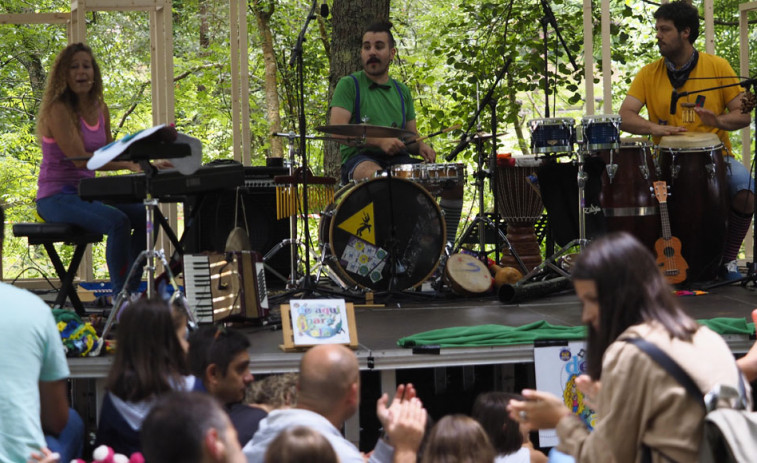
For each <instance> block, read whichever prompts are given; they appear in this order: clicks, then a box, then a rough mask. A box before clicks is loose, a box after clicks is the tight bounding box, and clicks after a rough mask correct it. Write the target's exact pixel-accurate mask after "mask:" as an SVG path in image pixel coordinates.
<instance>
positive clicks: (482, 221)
mask: <svg viewBox="0 0 757 463" xmlns="http://www.w3.org/2000/svg"><path fill="white" fill-rule="evenodd" d="M511 62H512V58H509V57H508V58H507V60H506V61H505V65H504V66H502V68H501V69H500V71H499V74H497V77H496V79H495V80H494V83H493V84H492V86H491V87H489V90H488V91H487V93H486V95H485V96H484V98H483V101H481V103H480V104H479V105H478V109H477V110H476V113H475V114H474V115H473V117H471V119H470V121H469V122H468V128H467V129H466V130H465V132H464V133H463V135H462V137H461V138H460V142H459V143H458V145H457V146H456V147H455V148H454V149H453V150H452V152H451V153H450V154H448V155H447V157H446V160H447V161H448V162H449V161H452V160H453V159H454V158H455V157H457V155H458V154H459V153H460V152H461V151H462V150H464V149H465V148H466V147H467V146H468V144H470V142H471V140H473V139H474V138H475V137H471V136H470V135H469V134H470V131H471V129H472V128H473V126H474V125H475V124H476V121H477V120H478V118H479V116H480V115H481V112H482V111H483V109H484V107H485V106H486V105H491V107H492V128H493V131H492V138H496V134H497V131H496V128H497V127H496V113H495V107H496V102H495V101H494V100H493V94H494V89H496V88H497V85H498V84H499V82H500V80H502V78H503V77H504V75H505V74H506V73H507V70H508V69H509V67H510V63H511ZM476 145H477V152H478V160H477V162H478V165H477V171H476V173H475V174H474V177H475V178H476V183H475V185H476V188H477V193H478V214H476V217H475V218H474V219H473V223H471V224H469V225H468V227H467V228H466V229H465V230H464V231H463V234H462V235H461V237H460V239H459V240H457V245H456V246H455V248H454V251H453V253H454V252H458V251H459V250H460V247H461V246H462V243H464V242H465V240H466V239H468V238H469V237H470V235H471V233H473V230H474V229H476V228H477V229H478V240H479V243H478V244H479V251H480V252H481V253H482V254H483V253H484V251H485V248H486V237H485V230H486V228H487V227H488V228H489V229H491V230H493V231H494V232H495V233H496V234H497V236H498V238H500V239H501V240H502V243H504V244H505V246H507V249H508V251H509V252H510V254H511V255H512V256H513V257H514V258H515V260H516V261H517V262H518V265H519V266H520V267H521V269H523V271H524V272H526V271H527V268H526V265H525V264H524V263H523V261H522V260H521V258H520V256H519V255H518V253H517V252H516V251H515V249H514V248H513V246H512V244H511V243H510V241H509V240H508V239H507V236H506V235H505V233H504V232H503V231H502V230H500V229H499V227H497V224H495V223H494V222H493V221H492V220H491V219H490V218H488V217H487V216H486V214H484V210H485V209H486V206H485V205H484V183H485V178H486V177H487V176H489V175H491V172H487V169H485V168H484V154H483V140H481V139H480V138H479V139H477V140H476ZM494 146H495V147H496V142H494ZM494 154H495V155H494V161H495V162H496V152H495V153H494ZM495 201H496V198H495ZM495 207H496V203H495ZM495 210H496V209H495ZM495 248H496V249H495V251H496V252H497V257H498V254H499V245H498V244H497V245H496V246H495ZM497 260H499V259H497ZM442 264H446V259H444V262H442V263H440V268H441V270H442V271H443V270H444V266H443V265H442Z"/></svg>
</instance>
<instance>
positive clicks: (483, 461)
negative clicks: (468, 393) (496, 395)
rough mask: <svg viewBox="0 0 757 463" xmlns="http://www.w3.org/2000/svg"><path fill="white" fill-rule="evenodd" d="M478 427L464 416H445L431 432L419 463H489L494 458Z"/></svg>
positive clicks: (491, 448)
mask: <svg viewBox="0 0 757 463" xmlns="http://www.w3.org/2000/svg"><path fill="white" fill-rule="evenodd" d="M495 455H496V454H495V452H494V447H492V444H491V442H490V441H489V437H487V435H486V432H485V431H484V429H483V428H482V427H481V425H480V424H478V422H477V421H476V420H474V419H473V418H470V417H467V416H465V415H447V416H445V417H444V418H442V419H441V420H439V422H438V423H436V425H434V427H433V428H432V429H431V433H430V434H429V436H428V440H427V442H426V447H425V449H424V450H423V460H422V463H491V462H493V461H494V457H495Z"/></svg>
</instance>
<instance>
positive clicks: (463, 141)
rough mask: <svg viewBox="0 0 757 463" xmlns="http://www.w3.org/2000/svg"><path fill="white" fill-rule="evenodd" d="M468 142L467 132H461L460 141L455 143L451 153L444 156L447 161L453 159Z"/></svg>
mask: <svg viewBox="0 0 757 463" xmlns="http://www.w3.org/2000/svg"><path fill="white" fill-rule="evenodd" d="M469 142H470V138H468V134H467V133H463V136H462V137H461V138H460V143H458V144H457V146H456V147H455V149H453V150H452V152H451V153H449V154H448V155H447V157H446V158H445V159H446V160H447V162H449V161H451V160H453V159H455V158H456V157H457V155H458V154H459V153H460V151H462V150H464V149H465V147H466V146H468V143H469Z"/></svg>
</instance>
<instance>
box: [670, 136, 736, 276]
mask: <svg viewBox="0 0 757 463" xmlns="http://www.w3.org/2000/svg"><path fill="white" fill-rule="evenodd" d="M658 165H659V167H660V179H661V180H664V181H665V182H666V183H667V186H668V187H669V191H670V196H669V197H668V211H669V215H670V231H671V233H672V234H673V236H675V237H677V238H678V239H680V240H681V255H682V256H683V258H684V260H686V262H687V263H688V264H689V270H688V279H687V281H705V280H711V279H714V278H715V276H716V275H717V270H718V266H719V265H720V260H721V258H722V257H723V243H724V241H725V231H726V224H727V222H728V185H727V182H726V168H727V167H726V164H725V161H724V160H723V144H722V143H721V142H720V139H719V138H718V137H717V135H715V134H714V133H709V132H683V133H681V134H679V135H670V136H666V137H662V139H661V140H660V144H659V146H658Z"/></svg>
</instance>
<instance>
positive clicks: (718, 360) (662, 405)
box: [508, 233, 740, 463]
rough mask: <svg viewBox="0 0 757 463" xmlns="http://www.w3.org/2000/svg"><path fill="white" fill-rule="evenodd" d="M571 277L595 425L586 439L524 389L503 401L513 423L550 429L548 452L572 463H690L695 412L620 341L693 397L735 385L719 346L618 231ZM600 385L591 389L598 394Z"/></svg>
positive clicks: (555, 404) (554, 405)
mask: <svg viewBox="0 0 757 463" xmlns="http://www.w3.org/2000/svg"><path fill="white" fill-rule="evenodd" d="M571 276H572V278H573V284H574V286H575V289H576V294H577V296H578V299H579V300H580V301H581V303H582V305H583V312H582V317H581V318H582V320H583V322H584V323H586V327H587V330H588V340H587V365H588V368H587V373H588V376H589V378H582V381H581V383H582V384H583V385H584V389H585V390H586V389H587V386H588V389H591V390H593V391H596V393H597V395H596V397H593V398H592V399H593V402H594V404H595V405H596V410H595V411H596V412H597V415H598V421H597V424H596V426H595V428H594V430H593V431H592V432H591V433H590V432H589V431H588V429H587V428H586V427H585V426H584V424H583V422H581V421H580V420H579V419H578V418H577V417H575V416H574V415H572V414H571V413H570V410H569V409H568V407H566V406H565V404H564V403H563V402H562V401H561V400H560V399H558V398H557V397H555V396H553V395H551V394H548V393H544V392H539V391H534V390H524V391H523V396H524V397H525V399H526V400H525V401H510V405H509V406H508V410H509V411H510V415H511V417H512V418H514V419H519V420H521V421H523V422H525V423H526V424H527V425H529V427H530V428H531V429H550V428H556V429H557V435H558V437H559V438H560V444H559V445H558V450H560V451H562V452H564V453H568V454H571V455H573V456H574V457H575V458H576V460H577V461H580V462H602V463H613V462H637V461H639V458H640V456H639V455H640V453H641V452H642V446H644V447H645V448H646V449H649V451H650V452H651V458H652V461H655V462H656V461H679V462H683V461H696V458H697V452H698V449H699V442H700V441H701V438H702V429H703V417H704V411H703V409H702V407H701V406H700V405H699V404H698V403H697V402H695V400H694V398H693V397H691V396H690V395H689V394H688V393H687V392H686V390H685V389H684V388H683V386H681V385H680V383H679V382H678V381H677V380H676V379H674V378H673V377H672V376H671V375H670V374H669V373H668V372H667V371H666V370H665V369H664V368H663V367H661V366H660V365H659V364H657V363H656V362H655V361H654V360H653V359H652V358H651V357H650V356H649V355H648V354H647V353H645V352H644V351H642V350H640V348H639V347H637V346H636V345H634V344H631V343H629V342H625V340H626V339H634V338H641V339H643V340H645V341H647V342H649V343H652V344H654V345H655V346H656V347H657V348H658V349H660V350H661V351H663V352H664V353H665V354H667V355H668V356H669V357H671V358H672V359H673V360H674V361H675V362H676V363H678V365H680V367H681V368H682V369H683V370H684V371H685V372H686V373H688V375H689V376H690V377H691V378H692V379H693V380H694V382H695V383H696V384H697V386H698V387H699V389H700V390H701V391H702V392H703V393H707V392H709V391H710V390H711V389H712V388H713V387H714V386H715V385H717V384H726V385H729V386H732V387H738V386H737V385H738V381H739V375H740V373H739V370H738V368H737V367H736V362H735V361H734V358H733V355H732V354H731V351H730V349H729V348H728V345H727V344H726V343H725V341H723V338H721V337H720V336H719V335H718V334H716V333H714V332H713V331H711V330H710V329H708V328H707V327H704V326H700V325H699V324H698V323H697V322H696V321H695V320H694V319H692V318H691V317H690V316H689V315H688V314H686V312H685V311H684V310H683V309H682V308H681V306H680V305H679V304H678V302H677V301H676V300H675V298H674V297H673V293H672V288H671V287H670V286H669V285H668V284H667V282H666V281H665V279H664V278H663V276H662V273H661V272H660V270H659V269H658V268H657V265H656V262H655V260H654V258H653V257H652V255H651V254H650V253H649V251H648V250H647V249H646V248H645V247H644V246H642V245H641V244H640V243H639V242H638V241H637V240H636V239H635V238H633V237H632V236H631V235H629V234H627V233H616V234H610V235H606V236H604V237H602V238H599V239H598V240H596V241H594V242H592V243H591V244H590V245H589V246H588V247H587V248H586V249H585V250H584V251H583V252H582V253H581V255H580V256H579V257H578V259H577V261H576V264H575V266H574V268H573V270H572V273H571ZM600 384H601V387H599V386H600Z"/></svg>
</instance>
